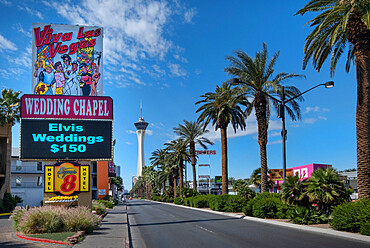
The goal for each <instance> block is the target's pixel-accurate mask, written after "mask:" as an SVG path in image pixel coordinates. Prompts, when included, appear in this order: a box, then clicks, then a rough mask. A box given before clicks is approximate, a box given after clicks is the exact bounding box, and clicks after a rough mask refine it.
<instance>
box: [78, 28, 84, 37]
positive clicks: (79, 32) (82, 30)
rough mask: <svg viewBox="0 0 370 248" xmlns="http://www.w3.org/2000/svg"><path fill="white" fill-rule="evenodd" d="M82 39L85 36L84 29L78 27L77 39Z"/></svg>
mask: <svg viewBox="0 0 370 248" xmlns="http://www.w3.org/2000/svg"><path fill="white" fill-rule="evenodd" d="M83 37H85V35H84V28H83V27H80V29H79V30H78V35H77V39H82V38H83Z"/></svg>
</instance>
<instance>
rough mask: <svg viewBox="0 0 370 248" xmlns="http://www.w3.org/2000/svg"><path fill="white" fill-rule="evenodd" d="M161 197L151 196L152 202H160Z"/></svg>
mask: <svg viewBox="0 0 370 248" xmlns="http://www.w3.org/2000/svg"><path fill="white" fill-rule="evenodd" d="M161 198H162V197H161V196H158V195H153V196H152V201H161Z"/></svg>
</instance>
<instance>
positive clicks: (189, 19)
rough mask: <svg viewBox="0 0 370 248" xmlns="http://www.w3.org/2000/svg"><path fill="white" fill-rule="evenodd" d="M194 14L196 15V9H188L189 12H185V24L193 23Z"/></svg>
mask: <svg viewBox="0 0 370 248" xmlns="http://www.w3.org/2000/svg"><path fill="white" fill-rule="evenodd" d="M196 14H197V11H196V9H190V10H188V11H186V12H185V14H184V19H185V22H187V23H192V22H193V17H194V16H195V15H196Z"/></svg>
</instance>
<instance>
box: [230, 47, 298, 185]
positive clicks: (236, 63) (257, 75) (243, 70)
mask: <svg viewBox="0 0 370 248" xmlns="http://www.w3.org/2000/svg"><path fill="white" fill-rule="evenodd" d="M279 53H280V52H277V53H275V54H274V56H273V57H272V58H271V59H270V61H267V46H266V44H265V43H263V49H262V51H260V52H257V53H256V57H255V58H254V59H253V58H251V57H250V56H249V55H248V54H246V53H245V52H244V51H241V50H240V51H236V52H235V55H236V57H232V56H227V57H226V59H227V60H229V61H230V62H231V65H230V66H229V67H226V68H225V72H227V73H228V74H231V75H234V76H236V77H237V78H236V79H234V80H233V82H234V83H235V84H238V85H239V86H240V87H242V89H243V90H244V93H245V95H246V96H247V97H248V98H249V99H253V101H252V103H251V104H250V105H248V108H247V110H246V112H247V115H250V113H251V112H252V109H253V108H254V110H255V112H256V119H257V124H258V144H259V146H260V157H261V174H262V177H261V185H262V187H261V192H266V191H268V187H267V151H266V145H267V130H268V124H269V118H270V112H271V111H270V108H271V107H270V105H272V106H274V108H275V109H276V110H277V107H278V102H277V101H276V100H274V99H272V98H269V97H268V96H267V95H271V96H275V97H280V96H281V89H282V83H284V82H285V81H287V80H288V79H290V78H294V77H303V76H302V75H298V74H288V73H285V72H282V73H278V74H277V75H276V76H273V73H274V65H275V63H276V60H277V59H278V57H279ZM299 93H300V91H299V90H298V89H297V88H296V87H294V86H290V87H285V94H286V96H287V97H289V98H291V97H294V96H296V95H298V94H299ZM296 100H299V101H302V100H303V98H302V97H298V98H297V99H296ZM296 100H292V101H290V102H289V106H287V107H286V110H287V112H288V114H289V116H290V117H291V118H292V120H296V119H297V118H298V119H300V118H301V114H300V108H299V105H298V103H297V101H296Z"/></svg>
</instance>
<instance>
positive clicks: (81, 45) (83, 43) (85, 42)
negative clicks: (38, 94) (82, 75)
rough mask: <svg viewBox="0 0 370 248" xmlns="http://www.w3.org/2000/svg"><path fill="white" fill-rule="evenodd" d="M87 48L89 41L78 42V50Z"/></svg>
mask: <svg viewBox="0 0 370 248" xmlns="http://www.w3.org/2000/svg"><path fill="white" fill-rule="evenodd" d="M88 46H89V41H87V40H83V41H81V42H80V48H86V47H88Z"/></svg>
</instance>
